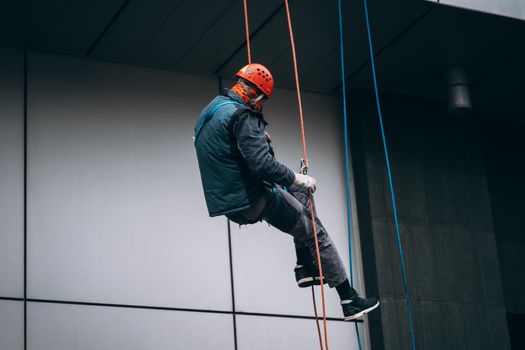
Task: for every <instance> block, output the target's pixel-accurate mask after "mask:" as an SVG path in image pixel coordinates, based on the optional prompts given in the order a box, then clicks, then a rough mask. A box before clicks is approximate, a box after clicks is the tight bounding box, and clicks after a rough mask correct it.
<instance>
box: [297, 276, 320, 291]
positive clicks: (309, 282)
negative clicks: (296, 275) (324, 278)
mask: <svg viewBox="0 0 525 350" xmlns="http://www.w3.org/2000/svg"><path fill="white" fill-rule="evenodd" d="M315 283H316V281H315V280H314V278H313V277H305V278H301V279H300V280H298V281H297V285H298V286H299V288H306V287H310V286H313V285H315ZM318 283H319V282H318Z"/></svg>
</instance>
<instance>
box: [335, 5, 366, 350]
mask: <svg viewBox="0 0 525 350" xmlns="http://www.w3.org/2000/svg"><path fill="white" fill-rule="evenodd" d="M341 7H342V6H341V0H338V1H337V9H338V14H339V51H340V58H341V80H342V90H343V91H342V93H343V121H344V139H345V142H344V145H345V190H346V224H347V232H348V255H349V260H350V265H349V270H350V285H352V286H353V285H354V272H353V261H352V250H353V249H352V248H353V247H352V221H351V220H352V219H351V218H352V210H351V197H350V187H349V186H350V185H349V184H350V166H349V163H350V156H349V154H348V149H349V144H348V143H349V142H348V118H347V108H346V105H347V103H346V79H345V76H346V75H345V59H344V46H343V15H342V12H343V11H342V8H341ZM354 326H355V333H356V336H357V344H358V345H359V350H361V349H362V345H361V336H360V334H359V327H358V325H357V322H355V323H354Z"/></svg>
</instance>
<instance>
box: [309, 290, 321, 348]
mask: <svg viewBox="0 0 525 350" xmlns="http://www.w3.org/2000/svg"><path fill="white" fill-rule="evenodd" d="M312 301H313V303H314V314H315V325H316V326H317V335H318V337H319V346H320V347H321V350H323V336H322V335H321V327H319V316H317V303H316V302H315V289H314V286H312Z"/></svg>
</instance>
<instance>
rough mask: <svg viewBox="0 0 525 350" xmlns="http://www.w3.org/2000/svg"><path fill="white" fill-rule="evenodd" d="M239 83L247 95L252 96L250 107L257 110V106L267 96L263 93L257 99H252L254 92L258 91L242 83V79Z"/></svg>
mask: <svg viewBox="0 0 525 350" xmlns="http://www.w3.org/2000/svg"><path fill="white" fill-rule="evenodd" d="M239 82H240V83H241V86H242V87H243V89H244V92H246V95H248V96H250V101H249V105H250V107H251V108H253V109H256V108H255V107H256V106H257V104H258V103H259V102H260V101H261V100H262V99H263V98H264V97H266V96H265V95H264V94H263V93H261V94H259V95H258V96H256V97H255V98H251V96H252V95H253V91H256V90H255V89H254V88H252V87H250V86H249V85H248V84H246V83H245V82H244V81H242V79H239Z"/></svg>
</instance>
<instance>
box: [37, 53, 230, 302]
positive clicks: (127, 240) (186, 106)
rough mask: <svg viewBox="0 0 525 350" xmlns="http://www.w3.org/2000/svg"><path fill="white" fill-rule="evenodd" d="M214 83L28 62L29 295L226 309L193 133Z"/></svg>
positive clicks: (217, 235) (126, 69) (74, 62)
mask: <svg viewBox="0 0 525 350" xmlns="http://www.w3.org/2000/svg"><path fill="white" fill-rule="evenodd" d="M216 91H217V83H216V81H214V80H212V79H208V78H203V77H197V76H190V75H182V74H176V73H172V72H166V71H158V70H151V69H145V68H138V67H131V66H124V65H117V64H109V63H101V62H94V61H87V60H81V59H78V58H71V57H63V56H55V55H47V54H37V53H31V55H30V57H29V97H28V99H29V102H28V103H29V106H28V108H29V145H28V147H29V154H28V157H29V169H28V171H29V180H28V181H29V190H28V191H29V192H28V201H29V203H28V205H29V209H28V210H29V218H28V254H29V261H28V264H29V265H28V276H29V281H28V294H29V295H30V297H32V298H51V299H55V298H59V299H68V300H69V299H73V300H80V301H97V302H110V303H132V304H154V305H170V306H180V307H191V308H213V309H227V310H230V309H231V293H230V281H229V262H228V244H227V235H226V232H227V231H226V221H225V220H224V219H222V218H219V219H210V218H208V215H207V211H206V207H205V202H204V198H203V194H202V188H201V183H200V178H199V176H198V167H197V161H196V157H195V152H194V149H193V144H192V135H193V125H194V121H195V120H196V118H197V116H198V114H199V112H200V110H201V109H202V107H203V106H204V105H205V104H206V103H207V102H208V99H209V98H210V96H213V95H214V94H215V93H216Z"/></svg>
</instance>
